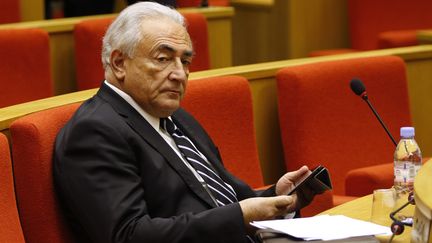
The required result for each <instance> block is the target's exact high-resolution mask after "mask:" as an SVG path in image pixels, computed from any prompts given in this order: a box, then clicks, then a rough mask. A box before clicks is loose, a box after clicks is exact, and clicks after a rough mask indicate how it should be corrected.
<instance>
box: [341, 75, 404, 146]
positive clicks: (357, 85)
mask: <svg viewBox="0 0 432 243" xmlns="http://www.w3.org/2000/svg"><path fill="white" fill-rule="evenodd" d="M350 86H351V90H352V91H353V92H354V93H355V94H356V95H358V96H360V97H361V98H362V99H363V100H364V101H366V103H367V104H368V106H369V108H370V109H371V110H372V112H373V113H374V115H375V117H376V118H377V119H378V121H379V122H380V123H381V126H382V127H383V128H384V130H385V131H386V133H387V135H388V136H389V137H390V139H391V140H392V142H393V144H394V145H395V146H397V143H396V140H395V139H394V138H393V136H392V135H391V133H390V131H389V130H388V129H387V127H386V125H385V124H384V122H383V121H382V120H381V117H380V116H379V115H378V113H377V112H376V110H375V108H374V107H373V106H372V104H371V103H370V102H369V99H368V96H367V92H366V88H365V86H364V85H363V82H362V81H361V80H360V79H357V78H354V79H352V80H351V82H350Z"/></svg>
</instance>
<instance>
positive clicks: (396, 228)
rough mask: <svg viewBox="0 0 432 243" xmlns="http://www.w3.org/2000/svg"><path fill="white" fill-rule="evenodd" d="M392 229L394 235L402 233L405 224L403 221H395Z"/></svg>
mask: <svg viewBox="0 0 432 243" xmlns="http://www.w3.org/2000/svg"><path fill="white" fill-rule="evenodd" d="M390 230H391V232H392V233H393V234H394V235H400V234H402V233H403V232H404V230H405V226H404V224H403V223H402V222H399V221H395V222H393V223H392V225H391V226H390Z"/></svg>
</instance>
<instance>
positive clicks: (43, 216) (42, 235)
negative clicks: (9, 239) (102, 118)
mask: <svg viewBox="0 0 432 243" xmlns="http://www.w3.org/2000/svg"><path fill="white" fill-rule="evenodd" d="M78 105H79V104H72V105H66V106H61V107H57V108H54V109H49V110H45V111H40V112H36V113H33V114H30V115H27V116H24V117H21V118H19V119H17V120H15V121H14V122H13V123H12V124H11V126H10V131H11V138H12V154H13V161H14V164H13V168H14V176H15V187H16V195H17V201H18V209H19V212H20V218H21V225H22V228H23V232H24V236H25V239H26V242H27V243H36V242H59V243H62V242H74V241H73V239H72V235H71V234H70V233H69V229H68V227H67V224H66V221H65V219H64V218H63V215H62V214H61V212H60V207H59V205H58V201H57V198H56V196H55V192H54V186H53V176H52V153H53V147H54V140H55V137H56V135H57V133H58V131H59V130H60V128H61V127H62V126H63V125H64V124H65V123H66V122H67V120H68V119H69V118H70V117H71V116H72V114H73V113H74V112H75V110H76V109H77V108H78Z"/></svg>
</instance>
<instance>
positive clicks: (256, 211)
mask: <svg viewBox="0 0 432 243" xmlns="http://www.w3.org/2000/svg"><path fill="white" fill-rule="evenodd" d="M239 204H240V207H241V210H242V212H243V219H244V222H245V225H246V226H248V225H249V223H250V222H252V221H256V220H267V219H273V218H275V217H277V216H283V215H286V214H287V213H289V212H292V211H294V208H295V205H294V198H293V197H292V196H276V197H254V198H248V199H245V200H242V201H240V202H239Z"/></svg>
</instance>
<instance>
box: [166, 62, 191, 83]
mask: <svg viewBox="0 0 432 243" xmlns="http://www.w3.org/2000/svg"><path fill="white" fill-rule="evenodd" d="M172 66H173V67H172V70H171V73H170V78H171V79H175V80H177V81H180V82H181V81H186V80H187V78H188V76H189V69H188V68H187V67H185V66H184V65H183V63H182V61H181V60H180V59H178V60H176V61H175V62H174V63H173V65H172Z"/></svg>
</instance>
